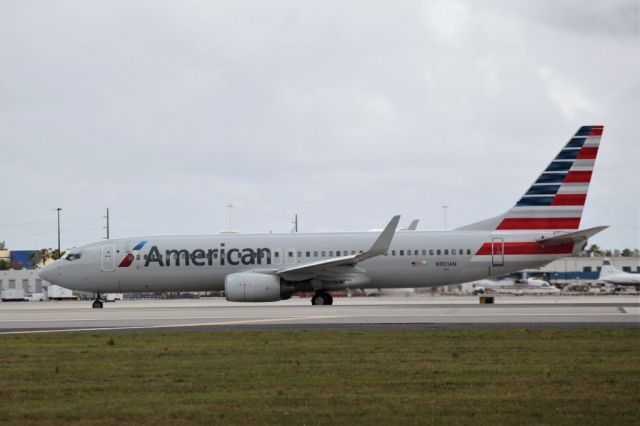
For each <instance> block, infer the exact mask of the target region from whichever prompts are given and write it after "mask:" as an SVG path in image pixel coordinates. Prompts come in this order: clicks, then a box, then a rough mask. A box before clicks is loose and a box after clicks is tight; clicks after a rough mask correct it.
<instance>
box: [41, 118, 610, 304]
mask: <svg viewBox="0 0 640 426" xmlns="http://www.w3.org/2000/svg"><path fill="white" fill-rule="evenodd" d="M602 132H603V126H599V125H594V126H582V127H580V128H579V129H578V131H577V132H576V133H575V135H574V136H573V137H571V139H570V140H569V141H568V142H567V143H566V145H565V146H564V147H563V148H562V150H561V151H560V153H559V154H558V155H556V156H555V157H554V158H553V160H552V161H551V163H550V164H549V165H548V166H547V167H546V168H545V169H544V170H543V172H542V173H541V174H540V176H539V177H538V178H537V179H536V180H535V181H534V183H533V184H532V185H531V187H530V188H529V189H528V190H527V191H526V192H525V194H524V195H523V196H522V197H521V198H520V199H519V200H518V201H517V202H516V204H515V205H514V206H513V207H512V208H511V209H509V210H508V211H507V212H505V213H503V214H501V215H499V216H496V217H493V218H491V219H486V220H483V221H480V222H476V223H472V224H470V225H466V226H463V227H460V228H457V229H453V230H445V231H411V232H396V229H397V227H398V222H399V220H400V216H394V217H393V218H392V219H391V220H390V221H389V223H388V224H387V226H386V227H385V228H384V230H383V231H382V232H380V233H379V234H375V233H372V232H340V233H285V234H222V235H200V236H157V237H144V238H119V239H111V240H106V241H105V240H102V241H99V242H96V243H93V244H88V245H85V246H82V247H78V248H73V249H71V250H70V251H69V253H68V254H67V255H66V256H64V257H63V258H62V259H59V260H57V261H55V262H53V263H51V264H49V265H48V266H45V267H44V268H43V269H42V270H41V271H40V276H41V277H42V278H43V279H44V280H46V281H49V282H51V283H54V284H58V285H61V286H64V287H66V288H70V289H74V290H80V291H87V292H94V293H95V294H96V298H95V300H94V301H93V305H92V306H93V307H94V308H102V305H103V300H102V298H101V294H104V293H126V292H151V291H153V292H162V291H221V290H224V291H225V295H226V299H227V300H228V301H231V302H275V301H279V300H284V299H288V298H290V297H291V296H292V295H293V294H294V293H297V292H312V293H313V296H312V298H311V304H312V305H331V304H333V298H332V296H331V294H330V293H329V291H333V290H347V289H365V288H416V287H436V286H443V285H450V284H457V283H461V282H469V281H475V280H480V279H483V278H488V277H492V276H498V275H504V274H508V273H511V272H516V271H520V270H522V269H531V268H537V267H540V266H543V265H545V264H547V263H549V262H551V261H553V260H555V259H558V258H560V257H565V256H568V255H571V254H574V255H575V254H578V253H579V252H580V251H581V250H582V249H583V247H584V246H585V244H586V243H587V239H588V238H589V237H591V236H593V235H595V234H597V233H598V232H601V231H602V230H604V229H606V228H607V226H598V227H594V228H589V229H583V230H580V229H579V226H580V220H581V217H582V211H583V207H584V203H585V199H586V196H587V190H588V187H589V182H590V181H591V175H592V171H593V167H594V163H595V159H596V156H597V153H598V146H599V144H600V139H601V136H602Z"/></svg>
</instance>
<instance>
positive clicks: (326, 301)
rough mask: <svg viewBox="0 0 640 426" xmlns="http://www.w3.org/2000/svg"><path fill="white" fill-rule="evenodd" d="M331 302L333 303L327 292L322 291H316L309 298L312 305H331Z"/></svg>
mask: <svg viewBox="0 0 640 426" xmlns="http://www.w3.org/2000/svg"><path fill="white" fill-rule="evenodd" d="M331 303H333V298H332V297H331V295H330V294H329V293H326V292H324V291H318V292H316V293H315V294H314V295H313V297H312V298H311V304H312V305H314V306H316V305H318V306H319V305H331Z"/></svg>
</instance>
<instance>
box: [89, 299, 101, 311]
mask: <svg viewBox="0 0 640 426" xmlns="http://www.w3.org/2000/svg"><path fill="white" fill-rule="evenodd" d="M91 307H92V308H93V309H102V301H100V300H94V301H93V304H92V305H91Z"/></svg>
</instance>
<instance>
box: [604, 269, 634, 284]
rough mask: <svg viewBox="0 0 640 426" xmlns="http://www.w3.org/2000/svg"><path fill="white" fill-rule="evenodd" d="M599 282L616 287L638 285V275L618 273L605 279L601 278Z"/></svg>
mask: <svg viewBox="0 0 640 426" xmlns="http://www.w3.org/2000/svg"><path fill="white" fill-rule="evenodd" d="M600 281H604V282H607V283H610V284H616V285H640V274H630V273H628V272H623V271H620V272H617V273H615V274H612V275H608V276H606V277H602V276H601V277H600Z"/></svg>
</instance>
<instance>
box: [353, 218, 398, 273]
mask: <svg viewBox="0 0 640 426" xmlns="http://www.w3.org/2000/svg"><path fill="white" fill-rule="evenodd" d="M399 222H400V215H397V216H394V217H393V218H391V220H390V221H389V223H388V224H387V226H385V228H384V230H383V231H382V232H381V233H380V235H379V236H378V239H377V240H376V242H375V243H373V245H372V246H371V248H370V249H369V250H367V251H366V252H364V253H361V254H359V255H357V256H356V261H357V262H360V261H363V260H365V259H369V258H370V257H375V256H380V255H382V254H385V253H386V252H388V251H389V246H390V245H391V240H392V239H393V236H394V235H395V233H396V228H397V227H398V223H399Z"/></svg>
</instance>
